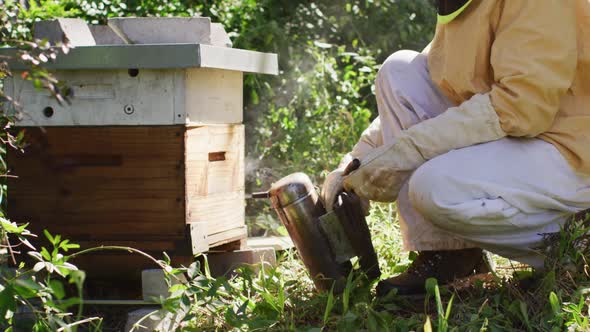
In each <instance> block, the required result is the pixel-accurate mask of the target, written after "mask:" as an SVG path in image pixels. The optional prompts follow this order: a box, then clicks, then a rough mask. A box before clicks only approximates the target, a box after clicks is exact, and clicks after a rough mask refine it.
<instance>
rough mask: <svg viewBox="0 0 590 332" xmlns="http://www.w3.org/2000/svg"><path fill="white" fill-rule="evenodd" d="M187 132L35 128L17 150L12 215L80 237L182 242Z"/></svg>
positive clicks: (12, 156)
mask: <svg viewBox="0 0 590 332" xmlns="http://www.w3.org/2000/svg"><path fill="white" fill-rule="evenodd" d="M183 132H184V128H182V127H91V128H76V127H71V128H47V129H46V130H45V132H43V131H42V130H41V129H38V128H28V129H27V136H28V138H27V141H28V142H30V146H29V147H27V148H26V149H25V153H24V154H20V153H18V152H15V151H11V152H9V154H8V164H9V167H10V170H11V173H13V174H17V175H18V176H19V177H18V178H17V179H9V188H11V190H10V194H9V199H8V211H9V214H10V216H11V218H12V219H13V220H16V221H19V222H30V223H31V228H32V230H33V231H35V232H37V233H39V232H40V231H41V230H42V229H44V228H47V229H49V230H50V231H51V232H54V233H60V234H63V235H64V236H66V237H72V238H74V239H75V240H79V241H80V240H93V241H94V240H127V241H129V240H132V241H146V240H150V241H153V240H156V239H165V240H168V241H170V240H173V239H182V238H183V237H184V236H185V228H186V226H185V223H184V166H183V159H184V151H183V145H184V144H183V139H184V138H183V136H184V135H183Z"/></svg>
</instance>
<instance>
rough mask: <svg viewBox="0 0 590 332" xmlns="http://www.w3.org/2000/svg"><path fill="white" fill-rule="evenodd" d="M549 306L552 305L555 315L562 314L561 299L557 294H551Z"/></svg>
mask: <svg viewBox="0 0 590 332" xmlns="http://www.w3.org/2000/svg"><path fill="white" fill-rule="evenodd" d="M549 304H550V305H551V310H552V311H553V314H554V315H556V316H557V315H559V314H560V313H561V304H560V302H559V298H558V297H557V294H555V293H554V292H551V293H550V294H549Z"/></svg>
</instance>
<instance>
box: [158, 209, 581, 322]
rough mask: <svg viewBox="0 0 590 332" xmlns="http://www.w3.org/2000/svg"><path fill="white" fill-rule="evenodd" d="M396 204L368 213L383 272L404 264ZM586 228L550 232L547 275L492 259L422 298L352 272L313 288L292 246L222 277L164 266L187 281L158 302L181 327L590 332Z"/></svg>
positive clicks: (195, 267) (432, 286)
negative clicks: (382, 293)
mask: <svg viewBox="0 0 590 332" xmlns="http://www.w3.org/2000/svg"><path fill="white" fill-rule="evenodd" d="M393 209H394V207H393V205H378V206H375V207H374V208H373V210H372V213H371V217H370V218H369V224H370V226H371V229H372V232H373V241H374V244H375V248H376V250H377V252H378V255H379V258H380V263H381V267H382V271H383V277H388V276H393V275H395V274H397V273H400V272H402V271H404V270H405V269H406V267H407V265H408V263H409V262H410V260H409V256H408V254H407V253H403V252H402V250H401V240H400V233H399V229H398V228H397V227H398V226H397V223H396V222H395V220H394V218H395V213H394V211H393ZM587 231H588V229H585V228H584V227H583V225H582V224H581V223H577V224H575V225H572V226H571V227H569V228H568V229H567V230H566V231H564V232H563V234H561V236H558V237H556V238H555V239H554V240H553V241H554V242H553V245H552V246H551V248H550V249H549V250H548V255H549V257H550V258H549V259H548V271H547V272H546V273H544V274H534V273H533V272H532V271H531V270H530V269H527V268H526V267H523V266H516V267H513V266H510V262H509V261H507V260H505V259H498V263H499V264H500V265H502V266H505V268H503V269H500V272H501V273H500V274H498V275H495V276H492V275H491V274H490V275H489V276H487V277H486V278H484V279H476V280H470V281H469V282H465V283H463V285H458V286H457V287H456V288H448V287H438V285H436V281H435V280H430V281H429V285H428V290H429V294H428V295H427V296H426V298H407V297H401V296H396V295H394V294H392V295H391V296H388V297H386V298H383V299H377V298H375V296H374V282H373V283H370V282H367V280H366V279H365V278H363V276H359V275H351V276H349V278H348V283H347V287H346V289H345V291H344V293H343V294H341V295H338V296H336V295H334V294H333V293H332V292H326V293H317V292H316V291H315V290H314V288H313V284H312V282H311V280H310V278H309V276H308V274H307V271H306V270H305V268H304V267H303V265H302V263H301V261H300V260H299V259H298V258H297V256H296V253H295V252H286V253H283V254H282V255H281V257H280V258H279V264H278V266H276V267H268V266H263V267H262V268H260V269H258V271H255V269H253V268H251V267H243V268H241V269H240V270H239V271H238V273H237V276H235V277H233V278H231V279H229V280H227V279H225V278H218V279H214V278H211V277H210V276H209V275H208V273H207V272H205V273H201V272H199V269H200V268H201V267H200V266H198V264H193V266H191V267H189V268H187V269H175V270H172V271H171V275H173V274H175V273H183V272H184V273H187V274H188V275H189V279H190V281H189V282H188V283H187V284H185V285H179V286H174V287H173V288H172V291H174V293H173V295H172V296H171V297H170V298H168V299H162V305H163V308H164V311H163V312H164V315H165V316H166V313H167V316H166V317H165V319H169V320H170V319H172V318H173V319H175V320H176V322H177V323H176V325H174V326H175V327H176V328H178V329H180V330H184V331H203V330H207V331H213V330H219V331H227V330H244V331H268V330H273V331H441V332H443V331H563V330H568V331H590V323H589V321H588V317H589V316H590V313H589V312H588V310H589V309H588V305H589V304H590V277H589V275H588V270H589V267H588V264H587V262H586V258H587V257H589V256H588V253H589V249H587V248H586V246H585V245H582V244H583V243H581V242H583V241H584V239H586V240H587V238H586V233H587ZM506 266H507V267H506ZM204 268H205V271H207V266H204Z"/></svg>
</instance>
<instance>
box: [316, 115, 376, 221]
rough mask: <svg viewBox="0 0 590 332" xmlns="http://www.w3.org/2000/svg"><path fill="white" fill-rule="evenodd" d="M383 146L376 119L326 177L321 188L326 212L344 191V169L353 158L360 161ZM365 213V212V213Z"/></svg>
mask: <svg viewBox="0 0 590 332" xmlns="http://www.w3.org/2000/svg"><path fill="white" fill-rule="evenodd" d="M381 145H383V136H382V135H381V120H380V119H379V117H377V118H376V119H375V120H373V122H372V123H371V125H370V126H369V127H368V128H367V129H365V131H364V132H363V134H362V135H361V138H360V139H359V141H358V142H357V143H356V145H355V146H354V148H353V149H352V151H351V152H350V153H348V154H346V155H345V156H344V158H342V160H341V161H340V164H339V165H338V168H337V169H336V170H334V171H332V172H331V173H330V174H328V176H327V177H326V180H325V181H324V185H323V186H322V191H321V195H322V199H323V201H324V205H325V206H326V209H327V210H328V211H332V206H333V204H334V201H335V200H336V196H337V195H338V194H339V193H341V192H342V191H343V190H344V187H343V181H344V176H343V173H344V168H346V165H348V163H350V162H351V161H352V160H353V159H354V158H358V159H362V158H363V157H365V156H366V155H367V154H368V153H369V152H371V151H372V150H374V149H375V148H377V147H379V146H381ZM367 209H368V205H367ZM365 212H366V211H365Z"/></svg>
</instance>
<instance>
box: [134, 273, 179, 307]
mask: <svg viewBox="0 0 590 332" xmlns="http://www.w3.org/2000/svg"><path fill="white" fill-rule="evenodd" d="M177 277H178V278H179V279H180V280H176V279H173V280H172V285H175V284H179V283H184V282H187V280H186V278H185V277H184V276H183V275H177ZM141 289H142V292H141V293H142V297H143V300H144V301H152V300H153V299H154V298H159V297H160V296H163V297H168V295H169V294H170V293H169V292H168V285H167V284H166V280H165V279H164V271H162V270H161V269H149V270H143V271H141Z"/></svg>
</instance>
